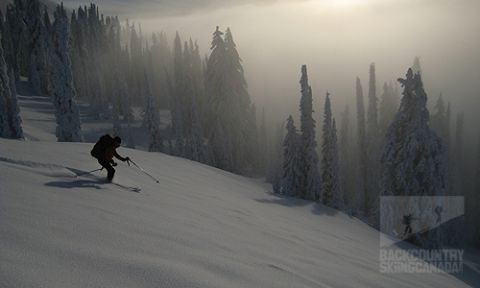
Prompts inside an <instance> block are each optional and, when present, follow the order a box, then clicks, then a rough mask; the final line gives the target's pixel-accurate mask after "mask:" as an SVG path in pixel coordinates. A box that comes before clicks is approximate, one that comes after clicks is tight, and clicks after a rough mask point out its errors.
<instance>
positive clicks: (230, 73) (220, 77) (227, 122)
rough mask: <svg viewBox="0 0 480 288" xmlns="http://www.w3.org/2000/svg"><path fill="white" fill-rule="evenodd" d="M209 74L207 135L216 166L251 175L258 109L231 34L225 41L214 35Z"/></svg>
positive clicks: (216, 32) (218, 32)
mask: <svg viewBox="0 0 480 288" xmlns="http://www.w3.org/2000/svg"><path fill="white" fill-rule="evenodd" d="M211 50H212V52H211V54H210V57H209V58H208V64H207V71H206V89H207V95H208V112H207V116H206V118H207V125H206V127H207V128H208V129H209V130H208V131H207V133H206V135H207V136H208V143H209V148H210V154H211V155H212V162H213V165H214V166H216V167H219V168H221V169H225V170H228V171H232V172H236V173H243V174H251V173H252V166H251V165H252V163H254V162H255V161H254V154H253V153H252V151H255V149H254V148H255V145H256V133H257V131H256V128H255V129H252V127H254V126H255V127H256V122H255V119H254V115H255V114H254V113H253V111H254V108H253V107H252V105H251V103H250V96H249V94H248V91H247V85H246V81H245V77H244V73H243V68H242V65H241V59H240V57H239V55H238V51H237V49H236V45H235V42H234V41H233V36H232V33H231V32H230V30H229V29H228V30H227V33H226V35H225V40H224V39H223V33H222V32H221V31H220V30H219V29H218V27H217V29H216V31H215V32H214V33H213V40H212V47H211Z"/></svg>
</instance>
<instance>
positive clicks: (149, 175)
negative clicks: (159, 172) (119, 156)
mask: <svg viewBox="0 0 480 288" xmlns="http://www.w3.org/2000/svg"><path fill="white" fill-rule="evenodd" d="M127 163H132V164H133V166H135V167H137V168H138V169H139V170H140V171H142V172H143V173H144V174H145V175H147V176H148V177H150V178H152V179H153V180H154V181H155V182H157V183H160V181H158V179H157V178H155V177H153V176H152V175H151V174H150V173H148V172H147V171H145V170H144V169H143V168H142V167H140V166H138V165H137V163H135V162H133V161H132V159H129V160H127Z"/></svg>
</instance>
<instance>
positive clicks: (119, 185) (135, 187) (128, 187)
mask: <svg viewBox="0 0 480 288" xmlns="http://www.w3.org/2000/svg"><path fill="white" fill-rule="evenodd" d="M108 184H112V185H114V186H117V187H119V188H122V189H125V190H128V191H131V192H136V193H140V191H142V188H140V187H137V186H127V185H123V184H119V183H115V182H111V183H108Z"/></svg>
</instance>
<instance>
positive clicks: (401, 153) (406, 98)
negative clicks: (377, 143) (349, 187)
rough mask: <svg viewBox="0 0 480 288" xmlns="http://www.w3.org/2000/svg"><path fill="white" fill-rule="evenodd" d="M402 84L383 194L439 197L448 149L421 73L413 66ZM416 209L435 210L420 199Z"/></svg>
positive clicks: (384, 165) (384, 161) (426, 241)
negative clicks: (432, 122) (434, 123)
mask: <svg viewBox="0 0 480 288" xmlns="http://www.w3.org/2000/svg"><path fill="white" fill-rule="evenodd" d="M399 82H400V83H401V84H402V86H403V88H404V91H403V98H402V101H401V105H400V109H399V111H398V112H397V114H396V115H395V118H394V121H393V123H392V124H391V125H390V128H389V129H388V132H387V142H386V145H385V148H384V150H383V155H382V172H383V175H382V195H396V196H435V195H444V193H445V188H446V181H447V179H446V167H445V166H446V164H445V157H446V154H445V149H444V146H443V144H442V141H441V139H440V137H438V136H437V135H436V134H435V133H434V132H433V131H432V130H431V129H430V127H429V112H428V110H427V94H426V93H425V90H424V88H423V83H422V80H421V77H420V74H415V75H414V74H413V71H412V69H409V70H408V72H407V74H406V78H405V79H399ZM411 204H412V205H413V206H412V209H414V208H415V209H414V210H415V211H417V212H418V213H420V215H416V217H419V218H421V214H422V213H427V212H428V211H431V209H433V207H428V205H429V204H431V203H430V202H429V203H425V202H424V201H416V202H415V203H413V202H412V203H411ZM419 237H420V238H419V239H418V241H419V242H420V243H421V244H425V245H428V244H434V242H435V239H432V237H435V238H437V239H438V235H437V236H434V235H433V234H432V235H430V236H426V237H423V236H419Z"/></svg>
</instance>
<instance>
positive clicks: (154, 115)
mask: <svg viewBox="0 0 480 288" xmlns="http://www.w3.org/2000/svg"><path fill="white" fill-rule="evenodd" d="M144 77H145V89H146V90H145V93H146V95H145V99H146V101H147V104H146V105H145V107H146V110H145V118H144V121H145V126H146V127H145V128H147V131H148V139H149V141H148V151H150V152H162V151H163V138H162V135H161V131H160V114H159V111H158V106H157V103H156V100H155V98H154V97H153V96H152V94H151V91H150V84H149V81H148V78H147V75H146V73H144Z"/></svg>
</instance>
